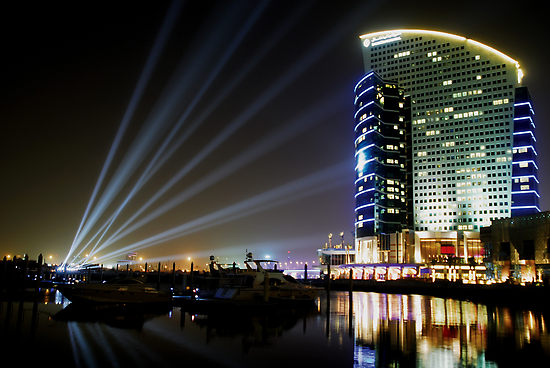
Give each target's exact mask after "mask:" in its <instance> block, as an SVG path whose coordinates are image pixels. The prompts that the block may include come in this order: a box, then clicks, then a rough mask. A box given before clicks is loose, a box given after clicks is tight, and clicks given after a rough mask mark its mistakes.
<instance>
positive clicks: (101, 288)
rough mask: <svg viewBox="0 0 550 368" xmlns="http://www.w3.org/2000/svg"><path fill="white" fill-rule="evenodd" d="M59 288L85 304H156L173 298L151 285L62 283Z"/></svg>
mask: <svg viewBox="0 0 550 368" xmlns="http://www.w3.org/2000/svg"><path fill="white" fill-rule="evenodd" d="M58 290H59V291H61V293H62V294H63V295H64V296H65V297H66V298H67V299H69V300H70V301H71V302H73V303H83V304H156V303H169V302H170V301H171V300H172V297H171V295H170V294H168V293H165V292H161V291H158V290H156V289H154V288H150V287H145V288H144V287H134V286H116V287H106V286H105V285H102V284H97V285H61V286H58Z"/></svg>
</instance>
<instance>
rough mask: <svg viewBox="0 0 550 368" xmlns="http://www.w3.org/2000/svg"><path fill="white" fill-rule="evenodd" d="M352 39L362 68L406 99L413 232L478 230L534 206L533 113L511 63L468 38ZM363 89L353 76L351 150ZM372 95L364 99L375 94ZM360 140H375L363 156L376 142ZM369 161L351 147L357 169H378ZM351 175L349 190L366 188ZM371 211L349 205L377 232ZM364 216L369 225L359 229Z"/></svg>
mask: <svg viewBox="0 0 550 368" xmlns="http://www.w3.org/2000/svg"><path fill="white" fill-rule="evenodd" d="M360 39H361V42H362V49H363V57H364V64H365V71H367V72H370V71H374V72H376V73H377V74H378V75H379V76H380V77H379V78H380V79H382V80H386V79H388V80H394V81H395V82H396V83H397V84H398V85H399V87H400V88H402V89H403V90H404V95H407V96H410V114H411V123H410V124H411V125H410V131H409V132H405V133H404V134H405V135H406V134H407V133H409V134H410V136H409V139H410V147H409V149H410V157H409V160H410V167H409V172H410V180H409V185H410V186H411V189H412V195H411V194H409V197H410V198H409V199H410V200H411V203H410V204H411V209H412V211H411V215H412V217H413V218H412V219H411V220H412V221H411V222H412V223H413V226H414V230H416V231H431V232H445V231H473V232H477V231H479V229H480V227H482V226H489V225H490V224H491V220H493V219H497V218H503V217H510V216H511V215H512V214H515V213H516V212H518V213H519V211H521V213H522V214H523V213H525V212H523V211H538V193H537V189H536V187H537V184H538V180H537V175H536V170H537V167H536V159H535V158H536V151H535V148H534V141H535V136H534V122H533V112H532V106H531V103H530V98H529V97H528V93H527V92H526V89H525V87H521V78H522V76H523V73H522V71H521V68H520V66H519V63H518V62H517V61H515V60H513V59H511V58H510V57H508V56H506V55H505V54H503V53H501V52H499V51H497V50H495V49H493V48H491V47H488V46H486V45H484V44H481V43H479V42H477V41H474V40H470V39H467V38H465V37H460V36H456V35H452V34H448V33H443V32H434V31H425V30H392V31H384V32H377V33H370V34H366V35H363V36H361V37H360ZM375 75H376V74H373V76H375ZM367 79H368V78H367ZM370 85H373V83H371V84H370ZM366 86H367V84H365V83H364V81H363V82H362V83H361V82H360V83H359V84H358V87H359V88H358V89H357V90H356V111H358V113H356V117H355V119H356V132H355V133H356V147H357V144H358V141H357V139H358V137H361V134H364V133H363V132H362V129H363V128H364V126H362V125H358V124H359V122H360V120H358V118H359V117H360V116H363V115H364V112H367V110H368V108H364V109H363V110H359V109H358V105H357V102H358V101H359V100H360V99H361V98H359V95H360V93H361V91H364V90H365V87H366ZM367 88H368V87H367ZM359 89H360V90H361V91H359ZM365 94H366V95H368V94H369V92H365ZM371 95H372V96H374V97H368V98H369V99H373V98H376V94H375V93H373V94H371ZM371 95H369V96H371ZM362 98H363V100H364V101H367V100H366V98H367V97H362ZM373 106H376V104H373ZM373 108H374V107H373ZM373 113H375V114H376V112H373ZM367 116H368V115H367ZM369 123H370V122H368V123H367V122H366V123H364V124H365V125H366V124H369ZM531 123H532V124H531ZM358 130H359V131H358ZM366 131H369V127H367V130H366ZM359 133H360V134H359ZM369 134H371V133H369ZM373 137H374V135H373ZM361 143H363V144H364V145H369V144H374V145H373V146H371V147H372V148H369V149H365V150H364V152H365V153H367V152H374V151H375V150H378V147H379V145H378V143H377V142H376V141H370V143H364V142H361ZM405 143H406V142H405ZM520 150H521V152H520ZM527 157H529V158H527ZM362 160H364V161H362ZM368 160H369V158H367V155H365V156H364V157H362V156H360V153H358V151H357V148H356V163H357V165H358V167H357V168H358V169H359V167H362V168H363V170H362V171H363V174H362V175H367V174H369V173H370V174H372V173H374V172H375V171H376V170H378V169H377V168H372V167H371V166H372V165H375V163H374V162H373V163H372V164H371V161H368ZM363 163H364V164H365V165H364V166H362V165H363ZM357 173H358V174H359V170H358V171H357ZM372 176H373V180H374V177H376V176H375V175H372ZM357 179H358V182H356V185H357V186H360V184H362V185H363V190H361V191H360V190H357V191H356V193H357V194H356V196H357V195H358V194H359V193H361V192H363V191H366V190H369V189H371V190H372V188H374V187H375V183H376V181H374V183H373V184H371V185H369V182H368V181H365V180H363V179H361V177H359V176H358V177H357ZM516 179H517V182H516ZM361 180H363V182H362V183H360V181H361ZM522 180H523V182H522ZM526 180H527V181H526ZM400 184H401V182H400ZM522 185H523V187H522ZM527 186H529V188H528V189H527ZM522 188H523V189H522ZM357 189H358V188H357ZM519 192H521V193H519ZM365 193H367V192H365ZM378 193H379V192H378ZM372 195H374V193H372ZM379 195H380V194H379ZM369 196H370V195H369ZM369 196H364V198H365V200H366V202H360V201H358V207H360V206H366V205H368V204H370V203H371V202H369V200H370V197H369ZM358 197H359V196H358ZM361 199H362V198H361ZM360 203H361V204H360ZM363 208H365V209H366V208H367V207H363ZM373 211H374V208H373V210H372V211H371V210H369V211H368V212H365V213H360V212H358V210H357V209H356V214H357V215H361V214H363V216H364V217H363V220H359V219H357V220H356V221H364V222H363V227H367V229H368V231H374V232H376V231H380V229H377V228H376V222H375V220H376V212H373ZM367 216H368V217H367ZM367 219H371V221H372V222H373V224H372V226H371V225H370V224H369V226H367ZM357 226H358V225H357V224H356V229H358V228H357ZM379 226H382V225H380V224H379ZM357 236H358V237H361V232H358V233H357Z"/></svg>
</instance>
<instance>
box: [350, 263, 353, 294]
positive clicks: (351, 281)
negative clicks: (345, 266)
mask: <svg viewBox="0 0 550 368" xmlns="http://www.w3.org/2000/svg"><path fill="white" fill-rule="evenodd" d="M349 291H350V292H352V291H353V269H352V268H350V269H349Z"/></svg>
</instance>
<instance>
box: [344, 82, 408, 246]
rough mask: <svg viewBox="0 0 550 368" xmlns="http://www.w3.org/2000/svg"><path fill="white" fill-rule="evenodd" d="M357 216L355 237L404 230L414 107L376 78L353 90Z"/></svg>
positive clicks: (392, 84)
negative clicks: (408, 137) (408, 142)
mask: <svg viewBox="0 0 550 368" xmlns="http://www.w3.org/2000/svg"><path fill="white" fill-rule="evenodd" d="M355 96H356V97H355V128H354V130H355V172H356V180H355V188H356V190H355V193H356V194H355V202H356V207H355V215H356V229H357V236H359V237H364V236H373V235H376V234H387V233H393V232H396V231H400V230H401V229H403V228H406V226H407V224H406V219H407V205H406V199H407V196H406V190H407V172H406V166H405V165H406V158H407V157H406V128H407V126H408V124H409V120H408V119H409V116H410V111H409V109H410V103H409V102H410V101H409V99H408V98H406V97H405V96H404V93H403V90H402V89H399V88H398V87H397V84H396V83H395V82H391V81H384V80H382V79H381V78H380V77H379V76H378V75H377V74H376V73H374V72H371V73H368V74H367V75H366V76H364V77H363V78H362V79H361V80H360V81H359V83H358V84H357V86H356V88H355Z"/></svg>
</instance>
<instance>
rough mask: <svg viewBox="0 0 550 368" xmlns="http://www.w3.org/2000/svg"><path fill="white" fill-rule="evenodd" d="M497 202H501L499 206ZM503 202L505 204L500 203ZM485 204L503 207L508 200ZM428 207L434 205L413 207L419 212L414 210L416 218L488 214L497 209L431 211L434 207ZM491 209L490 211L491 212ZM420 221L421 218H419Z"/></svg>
mask: <svg viewBox="0 0 550 368" xmlns="http://www.w3.org/2000/svg"><path fill="white" fill-rule="evenodd" d="M498 203H501V204H500V206H499V205H498ZM502 203H505V204H502ZM486 206H491V207H504V206H508V202H494V203H488V204H486ZM428 207H434V206H417V207H415V209H416V211H419V212H420V213H417V212H416V211H415V217H416V218H429V217H441V216H443V217H445V216H476V215H490V214H493V213H495V212H494V211H499V210H497V209H483V210H470V211H449V212H437V213H436V212H433V210H434V209H432V208H428ZM423 211H428V212H427V213H423ZM491 211H492V212H491ZM420 221H422V220H420Z"/></svg>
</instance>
